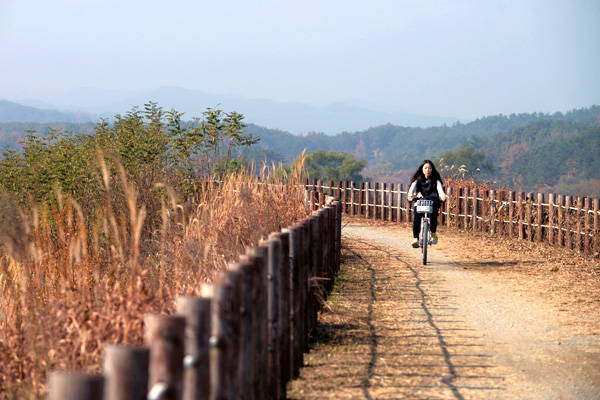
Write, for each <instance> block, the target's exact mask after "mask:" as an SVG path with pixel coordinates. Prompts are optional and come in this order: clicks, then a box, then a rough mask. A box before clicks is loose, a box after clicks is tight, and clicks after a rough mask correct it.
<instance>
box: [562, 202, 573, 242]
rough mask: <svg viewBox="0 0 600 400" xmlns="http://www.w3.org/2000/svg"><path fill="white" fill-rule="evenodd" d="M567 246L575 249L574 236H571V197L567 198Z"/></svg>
mask: <svg viewBox="0 0 600 400" xmlns="http://www.w3.org/2000/svg"><path fill="white" fill-rule="evenodd" d="M564 219H565V229H566V231H565V246H566V247H567V248H568V249H569V250H570V249H572V248H573V235H572V234H571V196H565V218H564Z"/></svg>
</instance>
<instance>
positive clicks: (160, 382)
mask: <svg viewBox="0 0 600 400" xmlns="http://www.w3.org/2000/svg"><path fill="white" fill-rule="evenodd" d="M144 342H145V343H146V346H148V347H149V348H150V366H149V368H150V373H149V380H148V387H149V388H150V392H149V394H148V397H151V398H160V399H169V400H181V399H182V398H183V357H184V353H185V317H182V316H170V315H162V314H155V313H148V314H146V321H145V331H144Z"/></svg>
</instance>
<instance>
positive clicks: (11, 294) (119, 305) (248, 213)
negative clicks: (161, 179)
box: [0, 171, 308, 399]
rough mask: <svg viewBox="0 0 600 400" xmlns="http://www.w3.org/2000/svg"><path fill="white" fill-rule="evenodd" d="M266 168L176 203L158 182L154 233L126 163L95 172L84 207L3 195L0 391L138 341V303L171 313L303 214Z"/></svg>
mask: <svg viewBox="0 0 600 400" xmlns="http://www.w3.org/2000/svg"><path fill="white" fill-rule="evenodd" d="M264 175H265V174H264V173H263V176H262V178H261V179H258V178H256V177H255V176H254V174H251V173H239V174H233V175H229V176H226V177H224V179H223V180H222V182H221V183H220V184H219V185H213V184H210V185H207V186H205V187H204V188H202V189H201V190H200V192H199V193H198V195H197V197H196V198H195V199H194V200H190V201H188V202H186V203H185V204H181V203H180V202H178V200H177V196H176V195H175V192H174V191H173V190H172V189H169V188H168V187H166V186H165V185H160V184H159V185H157V186H156V187H155V188H154V189H153V190H155V191H156V192H157V193H159V197H160V198H161V199H162V203H163V206H162V208H161V209H160V210H159V212H158V214H159V215H158V217H157V215H156V214H154V215H151V217H152V218H154V219H158V220H159V221H162V222H161V223H160V224H158V226H159V228H158V229H155V230H154V231H152V228H149V227H150V226H154V224H150V223H149V222H148V221H149V220H151V219H152V218H148V214H149V213H152V211H150V212H149V211H147V209H146V206H145V205H144V204H140V201H139V200H138V199H139V198H140V193H138V191H137V190H136V188H135V187H134V185H133V184H132V183H130V182H128V180H127V179H126V177H125V174H124V173H123V174H121V180H120V182H110V181H109V179H108V174H107V173H106V171H104V174H103V177H102V179H103V182H104V186H105V190H106V193H107V195H106V200H105V203H104V204H103V206H102V207H99V208H98V209H96V210H95V214H94V216H93V217H84V213H83V212H82V210H81V207H80V206H79V205H78V204H77V203H76V202H74V201H72V200H70V199H63V198H61V196H58V199H59V201H58V202H57V204H52V205H50V206H47V207H40V208H35V207H32V208H31V209H30V211H29V212H27V214H26V213H25V212H23V211H21V210H19V209H17V208H16V207H15V206H12V205H10V202H8V201H6V200H2V202H3V203H4V204H2V205H3V208H4V209H5V210H6V209H8V208H7V207H12V209H11V210H10V212H5V213H4V214H5V215H4V216H3V221H2V227H1V229H0V231H1V233H0V238H1V239H2V244H1V247H0V290H1V291H2V296H1V297H0V360H2V362H1V363H0V399H8V398H41V397H43V396H44V392H45V379H46V376H47V374H48V372H49V371H51V370H56V369H64V370H77V371H87V372H99V371H100V370H101V362H102V356H103V349H104V345H105V344H106V343H123V344H140V343H142V340H143V316H144V315H145V314H146V313H147V312H150V311H153V312H162V313H172V312H173V306H174V298H175V297H176V296H178V295H194V294H198V291H199V290H200V288H201V284H202V283H203V282H209V281H210V280H211V279H212V276H213V275H214V273H215V271H218V270H221V269H223V268H225V266H226V264H227V263H228V262H229V261H234V260H237V258H238V255H239V254H242V253H243V252H244V250H245V248H246V247H247V246H250V245H253V244H256V243H258V241H259V240H260V239H261V238H263V237H266V236H267V235H268V234H269V233H271V232H273V231H278V230H280V229H281V228H282V227H285V226H288V225H290V224H292V223H293V222H295V221H297V220H299V219H301V218H303V217H305V216H306V215H307V213H308V211H307V209H306V208H305V206H304V193H303V190H302V188H301V187H300V186H299V185H294V184H291V185H286V186H283V185H280V184H273V185H265V184H261V183H260V182H268V181H269V177H268V176H264ZM115 190H118V191H119V192H120V193H121V194H122V196H121V198H122V200H123V201H114V199H115V198H116V197H117V196H111V195H110V194H111V192H114V191H115ZM144 195H145V193H144ZM142 197H143V196H142Z"/></svg>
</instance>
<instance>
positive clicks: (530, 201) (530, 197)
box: [525, 192, 533, 242]
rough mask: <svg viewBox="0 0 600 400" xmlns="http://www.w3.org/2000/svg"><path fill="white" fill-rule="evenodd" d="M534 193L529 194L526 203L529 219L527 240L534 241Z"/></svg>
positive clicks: (527, 217)
mask: <svg viewBox="0 0 600 400" xmlns="http://www.w3.org/2000/svg"><path fill="white" fill-rule="evenodd" d="M532 208H533V193H531V192H529V193H528V194H527V203H525V213H526V216H525V218H526V219H527V222H526V223H527V240H528V241H529V242H533V217H532V213H533V210H532Z"/></svg>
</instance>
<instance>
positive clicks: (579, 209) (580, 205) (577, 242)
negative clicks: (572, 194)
mask: <svg viewBox="0 0 600 400" xmlns="http://www.w3.org/2000/svg"><path fill="white" fill-rule="evenodd" d="M582 210H583V197H581V196H579V197H578V198H577V214H576V215H577V233H576V234H575V246H576V247H575V249H576V250H577V251H581V248H582V242H583V240H582V232H581V230H582V226H581V212H582Z"/></svg>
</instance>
